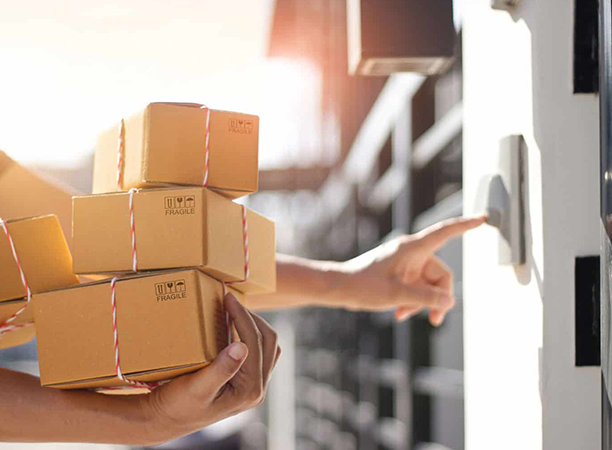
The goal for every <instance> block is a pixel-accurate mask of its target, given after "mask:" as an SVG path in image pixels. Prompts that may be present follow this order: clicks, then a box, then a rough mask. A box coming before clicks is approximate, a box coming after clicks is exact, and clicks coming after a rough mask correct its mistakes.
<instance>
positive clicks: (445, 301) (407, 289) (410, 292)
mask: <svg viewBox="0 0 612 450" xmlns="http://www.w3.org/2000/svg"><path fill="white" fill-rule="evenodd" d="M394 297H395V298H394V303H395V306H404V305H407V306H412V307H414V306H419V307H422V308H428V309H439V310H443V311H446V310H449V309H451V308H452V307H453V306H454V305H455V299H454V298H453V296H452V295H451V294H450V293H448V292H447V291H446V290H444V289H441V288H439V287H436V286H414V285H413V286H411V285H406V284H403V283H401V282H399V281H397V282H396V292H395V296H394Z"/></svg>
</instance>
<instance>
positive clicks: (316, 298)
mask: <svg viewBox="0 0 612 450" xmlns="http://www.w3.org/2000/svg"><path fill="white" fill-rule="evenodd" d="M276 277H277V290H276V292H275V293H273V294H265V295H250V296H248V298H247V306H248V307H249V308H250V309H254V310H268V309H278V308H296V307H301V306H326V307H333V306H339V304H338V301H337V300H338V299H337V287H338V286H340V285H341V284H342V282H343V281H344V279H345V277H346V268H345V266H344V265H343V264H342V263H338V262H333V261H313V260H309V259H304V258H298V257H294V256H287V255H281V254H277V255H276Z"/></svg>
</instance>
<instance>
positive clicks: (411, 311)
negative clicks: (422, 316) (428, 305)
mask: <svg viewBox="0 0 612 450" xmlns="http://www.w3.org/2000/svg"><path fill="white" fill-rule="evenodd" d="M421 311H423V307H422V306H400V307H399V308H397V309H396V310H395V320H397V321H398V322H404V321H405V320H408V319H409V318H411V317H412V316H416V315H417V314H418V313H420V312H421Z"/></svg>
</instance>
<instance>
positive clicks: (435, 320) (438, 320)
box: [434, 314, 446, 327]
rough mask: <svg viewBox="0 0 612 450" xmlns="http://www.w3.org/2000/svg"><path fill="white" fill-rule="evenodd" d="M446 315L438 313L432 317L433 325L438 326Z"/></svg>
mask: <svg viewBox="0 0 612 450" xmlns="http://www.w3.org/2000/svg"><path fill="white" fill-rule="evenodd" d="M445 316H446V314H440V315H439V316H437V317H436V318H435V319H434V325H435V326H436V327H439V326H440V325H442V322H444V317H445Z"/></svg>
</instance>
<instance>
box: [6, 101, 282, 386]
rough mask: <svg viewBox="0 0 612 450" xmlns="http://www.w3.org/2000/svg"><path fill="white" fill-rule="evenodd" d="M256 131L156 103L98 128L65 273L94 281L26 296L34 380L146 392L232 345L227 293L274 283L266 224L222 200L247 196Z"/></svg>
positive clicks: (270, 230) (252, 120)
mask: <svg viewBox="0 0 612 450" xmlns="http://www.w3.org/2000/svg"><path fill="white" fill-rule="evenodd" d="M258 129H259V119H258V117H257V116H252V115H247V114H240V113H233V112H225V111H217V110H210V109H208V108H206V107H203V106H202V105H196V104H176V103H153V104H150V105H148V106H147V108H146V109H144V110H143V111H142V112H140V113H138V114H136V115H134V116H132V117H130V118H128V119H126V120H125V121H123V120H122V121H121V123H120V124H118V125H117V126H116V127H114V128H113V129H110V130H107V131H106V132H104V133H102V134H101V136H100V138H99V141H98V146H97V149H96V158H95V166H94V186H93V192H94V194H93V195H89V196H77V197H74V198H73V222H72V249H73V257H74V262H73V272H74V273H75V274H81V275H92V274H95V275H98V276H100V275H102V278H104V279H101V280H99V281H95V282H91V283H86V284H81V285H76V283H64V285H62V286H58V287H61V288H62V289H56V290H50V289H48V286H45V288H46V289H44V290H45V291H47V292H44V293H41V294H37V295H34V296H33V298H32V309H33V313H34V321H35V324H36V333H37V343H38V352H39V362H40V371H41V383H42V384H43V385H44V386H50V387H58V388H68V389H70V388H107V387H111V388H116V387H121V386H139V387H143V388H150V387H153V386H155V384H154V383H157V382H160V381H163V380H168V379H171V378H173V377H175V376H178V375H180V374H183V373H187V372H191V371H194V370H197V369H199V368H201V367H204V366H206V365H208V364H210V362H211V361H212V360H213V359H214V358H215V356H216V355H217V353H218V352H219V351H220V350H222V349H223V347H225V346H226V345H227V344H228V325H227V321H226V315H225V312H224V309H223V293H224V292H225V291H227V290H230V291H233V292H234V293H235V294H236V296H237V297H238V298H239V299H241V300H244V296H245V295H248V294H255V293H258V294H259V293H269V292H273V291H274V290H275V288H276V264H275V249H274V224H273V222H271V221H270V220H269V219H267V218H265V217H263V216H261V215H259V214H257V213H255V212H253V211H251V210H248V209H247V208H245V207H243V206H241V205H239V204H237V203H234V202H233V201H232V199H235V198H238V197H240V196H244V195H247V194H249V193H253V192H255V191H256V190H257V184H258V167H257V165H258ZM1 250H2V248H1V247H0V254H1ZM41 263H42V262H41ZM72 276H74V275H72ZM71 285H74V286H71ZM67 286H70V287H67ZM51 289H53V288H52V287H51ZM22 291H23V288H22ZM2 298H3V295H2V292H0V301H2ZM0 305H1V304H0ZM0 311H1V307H0ZM119 355H120V357H119ZM146 383H153V384H146Z"/></svg>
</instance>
